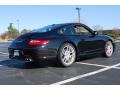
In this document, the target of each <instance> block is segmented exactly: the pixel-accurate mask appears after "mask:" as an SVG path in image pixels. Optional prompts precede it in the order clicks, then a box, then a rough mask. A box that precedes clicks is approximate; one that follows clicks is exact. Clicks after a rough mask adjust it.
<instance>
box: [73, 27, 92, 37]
mask: <svg viewBox="0 0 120 90" xmlns="http://www.w3.org/2000/svg"><path fill="white" fill-rule="evenodd" d="M74 30H75V33H76V35H91V33H90V32H89V31H88V30H87V29H86V28H84V27H82V26H74Z"/></svg>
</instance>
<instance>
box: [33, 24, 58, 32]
mask: <svg viewBox="0 0 120 90" xmlns="http://www.w3.org/2000/svg"><path fill="white" fill-rule="evenodd" d="M59 26H60V25H55V24H54V25H49V26H45V27H43V28H39V29H35V30H33V31H31V32H40V33H44V32H49V31H52V30H54V29H56V28H58V27H59Z"/></svg>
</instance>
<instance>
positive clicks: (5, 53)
mask: <svg viewBox="0 0 120 90" xmlns="http://www.w3.org/2000/svg"><path fill="white" fill-rule="evenodd" d="M0 54H3V55H9V54H8V53H4V52H0Z"/></svg>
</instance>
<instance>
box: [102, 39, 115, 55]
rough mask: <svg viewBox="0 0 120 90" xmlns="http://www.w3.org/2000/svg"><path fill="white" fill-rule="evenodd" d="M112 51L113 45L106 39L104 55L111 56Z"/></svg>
mask: <svg viewBox="0 0 120 90" xmlns="http://www.w3.org/2000/svg"><path fill="white" fill-rule="evenodd" d="M113 51H114V47H113V44H112V42H111V41H107V42H106V43H105V48H104V56H105V57H110V56H112V54H113Z"/></svg>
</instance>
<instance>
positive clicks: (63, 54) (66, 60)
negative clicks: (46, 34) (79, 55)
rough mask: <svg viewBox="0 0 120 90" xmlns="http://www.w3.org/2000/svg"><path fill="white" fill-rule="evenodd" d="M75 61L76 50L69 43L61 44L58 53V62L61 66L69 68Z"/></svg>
mask: <svg viewBox="0 0 120 90" xmlns="http://www.w3.org/2000/svg"><path fill="white" fill-rule="evenodd" d="M75 60H76V49H75V47H74V46H73V45H72V44H70V43H65V44H63V45H62V46H61V47H60V49H59V52H58V62H59V64H60V65H61V66H64V67H67V66H71V65H72V64H73V63H74V62H75Z"/></svg>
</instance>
